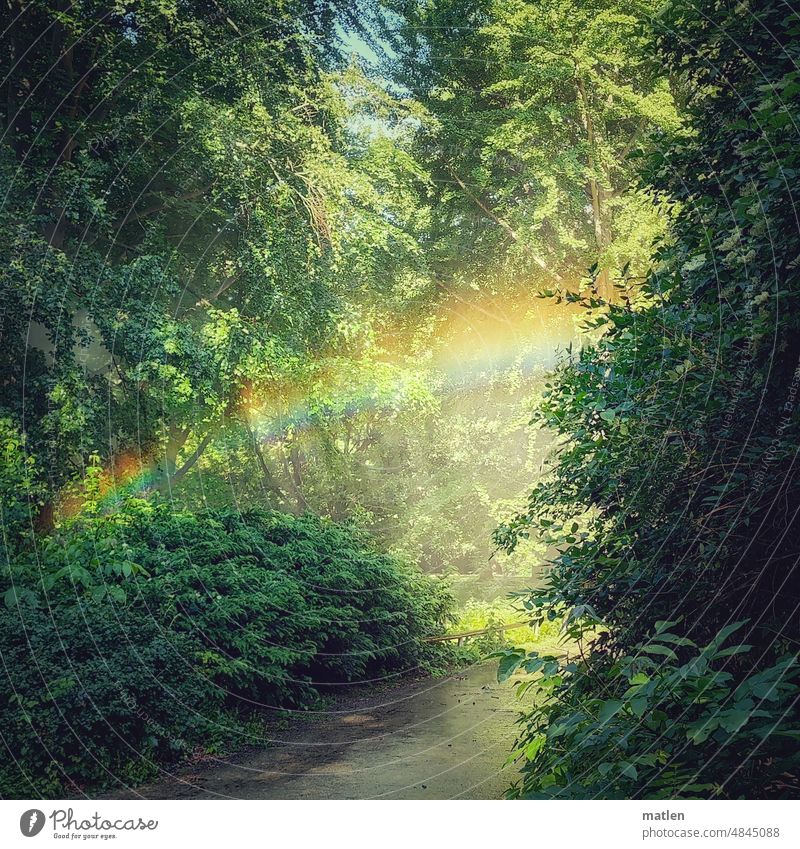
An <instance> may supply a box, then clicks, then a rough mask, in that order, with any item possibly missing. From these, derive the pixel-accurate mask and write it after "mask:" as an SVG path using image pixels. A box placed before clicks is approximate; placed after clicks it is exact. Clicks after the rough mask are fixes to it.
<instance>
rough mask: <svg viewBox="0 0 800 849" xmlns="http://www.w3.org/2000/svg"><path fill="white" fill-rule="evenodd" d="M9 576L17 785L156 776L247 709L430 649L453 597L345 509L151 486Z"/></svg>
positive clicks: (6, 728)
mask: <svg viewBox="0 0 800 849" xmlns="http://www.w3.org/2000/svg"><path fill="white" fill-rule="evenodd" d="M4 578H5V583H6V586H5V587H2V588H1V589H2V590H3V592H4V597H5V602H6V607H5V609H4V610H3V611H2V614H0V636H1V637H2V645H3V648H2V658H3V662H4V673H5V674H4V676H3V679H4V685H5V686H4V688H3V689H4V691H5V692H6V693H7V694H8V697H7V698H6V697H5V695H4V696H3V697H2V698H0V727H1V728H2V734H3V742H4V744H5V746H6V748H7V750H8V754H9V758H8V759H7V762H6V764H5V766H4V768H3V769H2V772H0V792H2V793H3V794H4V795H28V796H30V795H37V794H39V793H57V792H58V790H59V789H62V788H63V789H68V788H69V787H71V786H72V787H74V786H75V785H78V786H90V787H91V786H99V785H102V784H105V783H108V782H109V781H110V780H111V779H112V777H113V776H115V775H117V776H119V775H122V776H123V777H124V776H132V777H133V778H136V777H139V778H141V777H142V775H144V774H145V773H146V772H147V771H148V762H149V761H163V760H165V759H169V758H174V757H177V756H179V755H180V754H181V753H183V752H184V751H185V750H186V749H187V747H190V746H196V745H203V746H206V745H208V743H209V741H213V740H214V739H216V738H217V737H219V735H220V734H222V733H223V732H222V730H221V727H220V725H219V723H221V726H225V727H227V728H228V729H229V730H235V729H236V726H237V722H238V721H239V720H240V719H242V718H243V717H245V716H246V712H247V711H249V710H253V709H256V708H258V707H261V706H267V707H270V708H272V707H282V708H287V707H292V706H295V707H301V708H304V707H308V706H309V705H310V704H311V703H312V702H313V700H314V699H315V698H316V696H317V694H318V692H319V687H321V686H324V685H326V684H331V683H340V682H346V681H356V680H364V679H369V678H372V677H378V676H386V675H398V674H402V673H403V672H406V671H411V670H414V669H417V668H419V667H420V666H421V665H422V666H424V665H427V664H429V663H431V662H433V661H434V660H435V654H434V652H435V649H434V648H433V647H428V646H426V645H425V644H424V643H422V642H421V637H424V636H425V635H429V634H433V633H438V632H440V631H441V630H442V628H443V627H444V624H445V621H446V620H447V618H448V615H449V613H448V611H449V605H450V597H449V594H448V592H447V590H446V588H445V586H444V585H443V584H441V583H440V582H437V581H435V580H434V579H430V578H425V577H423V576H421V575H420V574H419V573H417V572H415V571H414V570H413V569H411V568H410V567H407V566H405V565H404V564H402V563H400V562H398V561H397V560H396V559H393V558H391V557H388V556H386V555H384V554H381V553H379V552H378V551H377V550H375V548H374V547H373V545H372V544H371V542H370V540H369V539H368V538H366V537H365V536H363V535H361V534H359V533H358V532H356V531H354V530H352V529H349V528H345V527H343V526H340V525H336V524H334V523H332V522H328V521H324V520H321V519H316V518H312V517H303V518H295V517H289V516H284V515H277V514H271V513H260V512H254V513H250V514H246V515H240V514H236V513H232V512H231V513H225V512H214V513H203V514H188V513H173V512H171V511H170V509H169V508H168V507H167V506H165V505H162V506H153V505H150V504H148V503H146V502H142V501H130V502H129V503H128V504H127V505H125V506H124V507H123V508H122V509H120V510H118V511H116V512H114V513H113V514H109V515H104V514H102V512H99V511H98V512H96V513H95V515H93V516H89V517H86V516H85V515H84V516H83V517H82V518H79V519H77V520H73V521H71V522H68V523H66V524H65V525H63V526H62V527H61V528H59V529H58V530H56V531H55V532H54V534H52V535H51V536H50V537H48V538H45V539H40V540H38V544H37V548H36V550H35V552H33V551H28V552H22V553H20V555H19V556H18V557H17V558H16V560H15V562H14V564H13V566H12V567H11V568H10V569H6V570H5V575H4ZM215 729H217V730H215Z"/></svg>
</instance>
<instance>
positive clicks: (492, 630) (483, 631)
mask: <svg viewBox="0 0 800 849" xmlns="http://www.w3.org/2000/svg"><path fill="white" fill-rule="evenodd" d="M528 625H530V622H528V621H526V622H512V623H511V624H509V625H492V626H491V627H490V628H481V629H480V630H478V631H463V632H462V633H460V634H442V635H441V636H439V637H425V639H424V640H423V642H425V643H443V642H446V641H447V640H458V645H461V644H462V643H463V642H464V640H466V639H468V638H469V637H482V636H483V635H484V634H496V633H498V632H500V631H510V630H511V629H512V628H525V627H526V626H528Z"/></svg>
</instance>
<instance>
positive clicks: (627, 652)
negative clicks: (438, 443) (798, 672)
mask: <svg viewBox="0 0 800 849" xmlns="http://www.w3.org/2000/svg"><path fill="white" fill-rule="evenodd" d="M740 5H741V8H738V7H739V6H740ZM798 31H800V19H798V17H797V15H796V14H795V13H793V12H791V11H790V10H788V9H787V8H786V7H785V6H784V5H783V4H780V3H777V2H775V3H773V2H767V3H760V4H757V5H756V4H753V6H752V7H751V5H750V4H747V3H743V4H727V3H710V2H709V3H701V4H696V3H684V2H683V0H676V1H675V2H673V3H671V4H669V5H668V6H667V7H666V8H665V10H664V11H663V13H662V15H661V17H660V18H659V19H658V20H657V25H656V34H655V47H656V49H657V50H658V54H659V55H660V56H661V57H663V60H664V63H665V66H666V68H667V70H668V71H669V72H670V73H671V74H673V75H674V77H675V79H676V80H677V82H678V83H679V84H680V86H681V87H682V88H683V89H684V90H685V91H686V92H687V95H686V98H687V102H688V107H689V110H690V118H691V120H690V123H691V124H692V127H693V132H692V133H687V134H683V135H679V136H677V137H676V138H674V139H673V140H672V141H669V142H667V143H665V146H664V148H663V149H662V150H661V151H659V153H658V154H657V155H656V156H655V157H653V158H652V159H651V160H649V165H648V168H649V170H648V172H647V179H648V180H649V181H650V183H651V184H652V185H654V186H655V187H656V188H657V189H658V190H659V191H660V192H662V193H664V195H665V196H668V197H670V198H671V199H672V201H673V202H674V203H677V205H678V207H679V209H678V213H677V216H676V219H675V224H674V227H673V231H672V233H671V237H670V240H669V241H667V242H666V243H662V245H661V246H660V247H659V249H658V251H657V254H656V265H655V267H654V270H653V272H652V273H651V274H650V276H649V277H648V278H647V280H646V281H645V283H644V285H643V286H640V285H638V284H636V283H635V282H634V281H631V280H628V279H624V278H623V279H622V280H621V281H620V283H619V285H618V298H617V303H615V304H608V303H604V302H602V301H601V300H600V299H597V298H583V299H580V298H577V297H574V298H573V299H574V300H580V301H581V302H582V304H583V306H584V307H585V308H586V310H587V312H586V321H587V324H588V325H590V326H591V327H592V328H595V329H598V330H601V331H602V336H601V337H600V338H599V341H598V342H597V343H596V344H595V345H593V346H588V347H586V348H585V349H584V350H582V351H581V352H580V353H579V354H577V355H575V356H573V357H572V358H571V359H570V361H568V362H565V363H564V365H563V366H562V367H561V369H560V370H559V371H558V372H557V374H556V375H555V377H554V379H553V380H552V381H551V384H550V386H549V387H548V391H547V392H546V393H545V398H544V402H543V404H542V406H541V410H540V412H539V416H538V420H539V421H540V422H542V423H543V424H545V425H546V426H548V427H551V428H553V429H554V430H555V431H556V433H557V434H558V445H559V447H558V450H557V452H556V453H555V456H554V458H553V462H552V463H551V464H550V466H549V468H548V470H547V474H546V475H545V477H544V478H543V479H542V480H541V481H540V482H539V483H538V484H537V486H536V487H535V489H534V490H533V492H532V494H531V497H530V503H529V509H527V510H526V511H524V512H522V513H521V514H519V515H518V516H517V517H515V518H514V519H513V520H512V521H511V522H509V523H507V524H505V525H504V526H502V527H501V528H500V529H499V530H498V532H497V534H496V541H497V542H498V543H499V545H500V546H502V547H504V548H506V549H507V550H513V548H514V547H515V545H517V543H518V542H519V541H520V540H522V539H525V538H526V537H527V536H528V535H531V534H532V535H533V536H534V537H538V536H539V535H542V536H543V537H544V538H545V539H546V540H547V541H548V542H549V543H550V544H552V545H553V546H554V548H555V549H556V550H557V551H558V552H559V554H558V556H557V557H556V558H555V562H554V564H553V568H552V570H551V571H550V573H549V577H548V582H547V586H546V587H545V588H544V589H543V590H542V591H541V592H539V593H534V594H533V595H532V596H531V597H530V599H529V604H528V606H529V609H530V610H531V611H532V614H533V615H535V616H537V617H541V616H542V615H544V613H545V612H546V611H547V610H548V609H549V610H550V611H551V613H552V612H553V611H554V610H555V611H561V612H566V613H568V621H569V628H570V629H571V631H572V633H573V636H575V637H577V638H581V637H585V638H586V639H587V640H588V642H589V644H588V645H587V646H586V649H587V651H588V655H587V661H586V669H585V670H581V672H582V673H583V674H581V675H580V676H576V674H575V673H570V674H569V676H568V679H565V681H564V682H563V683H564V684H565V686H564V687H563V688H562V687H561V682H557V683H553V682H554V681H555V679H554V678H553V676H556V678H559V677H560V676H561V673H560V672H555V671H552V672H551V671H548V673H547V676H548V678H549V680H550V681H551V683H552V686H553V687H554V688H557V689H558V694H559V700H560V705H561V706H553V704H548V706H545V707H543V708H542V709H536V708H534V712H533V714H532V715H531V723H532V724H531V728H532V729H535V731H534V732H531V733H532V734H533V735H534V736H530V735H528V736H526V737H525V740H524V744H525V745H526V746H532V745H533V744H534V743H536V747H537V760H536V761H535V762H534V764H535V765H534V766H532V767H531V768H530V769H529V770H528V771H527V773H526V777H525V780H524V783H523V787H522V788H521V790H520V792H521V793H522V794H523V795H535V794H537V793H539V792H543V791H544V790H546V789H547V788H548V786H553V787H558V788H559V789H558V792H559V793H562V794H569V793H570V792H572V790H571V788H572V789H574V790H575V792H576V793H578V794H580V793H583V792H584V789H582V788H583V787H584V784H585V787H586V788H589V789H588V790H587V791H586V792H589V793H601V795H602V793H603V792H605V791H602V790H598V789H597V788H599V787H603V786H605V787H607V788H608V789H609V791H610V792H614V793H617V792H619V793H624V792H628V791H630V790H631V785H630V784H629V783H628V784H626V783H625V781H626V779H627V778H632V779H633V778H635V777H636V776H637V775H638V776H639V778H640V779H641V776H642V774H644V775H645V776H646V778H647V781H646V783H645V784H643V785H641V789H640V790H637V791H636V792H639V793H641V794H642V795H648V794H650V793H653V794H657V795H686V794H692V793H695V794H696V793H704V792H709V793H712V792H713V793H720V794H723V795H733V796H737V795H747V794H748V793H759V792H767V788H766V781H769V780H771V778H772V777H774V774H773V772H772V765H771V762H772V760H774V762H776V763H777V762H778V761H779V760H780V757H781V752H780V749H781V745H782V742H781V738H780V737H776V738H774V739H772V738H769V734H770V728H772V727H773V726H774V727H775V728H778V727H781V728H784V729H788V730H792V731H794V730H796V725H797V697H798V695H799V694H800V688H798V683H797V680H796V676H795V674H794V671H793V669H794V667H793V664H792V663H790V660H784V659H782V658H783V656H784V655H791V654H792V653H793V652H796V647H797V643H798V638H800V632H799V631H798V627H797V624H798V620H797V604H798V598H800V595H799V594H798V581H797V575H796V570H794V568H793V566H794V564H795V563H796V559H797V546H798V538H799V534H800V528H799V527H798V523H797V516H798V504H800V481H799V480H798V475H797V465H796V463H795V462H794V456H795V454H796V451H797V446H798V444H800V416H798V410H799V408H798V405H797V392H798V382H799V380H800V379H799V378H798V372H797V368H798V356H799V355H800V345H798V339H800V337H799V336H798V333H797V330H798V315H800V310H799V309H798V307H799V306H800V305H799V304H798V297H800V286H798V270H797V263H796V261H795V258H796V257H797V255H798V253H800V241H799V239H800V236H799V235H798V229H797V222H796V219H795V215H794V211H793V210H794V208H795V206H796V203H797V197H796V181H793V180H792V179H791V175H794V174H795V172H796V170H797V168H798V166H799V165H800V163H798V156H800V153H799V152H800V145H799V144H798V137H797V121H798V118H800V85H798V76H797V69H796V60H797V58H798V41H797V38H796V35H797V32H798ZM675 32H679V33H680V34H681V37H680V38H675ZM787 175H789V176H788V178H787ZM678 618H680V619H682V621H683V623H684V624H683V625H682V634H681V635H680V637H676V638H675V639H674V640H673V642H674V646H676V647H677V648H674V647H668V646H665V645H664V644H663V640H662V642H658V641H656V643H649V644H647V645H645V641H646V640H647V639H648V635H650V634H651V633H652V631H653V629H654V625H653V623H654V622H658V621H662V620H663V621H666V620H674V619H678ZM741 620H747V621H748V622H749V625H748V629H747V633H746V637H745V640H746V643H747V644H748V645H750V646H752V647H753V649H752V652H750V651H749V650H748V652H749V653H747V656H746V657H744V658H728V659H726V660H725V661H724V662H720V658H725V650H724V649H723V650H722V652H721V653H719V654H717V653H716V648H719V642H720V641H721V640H722V639H723V635H725V634H726V633H728V631H729V629H730V627H731V622H733V621H741ZM598 622H601V623H603V624H604V625H606V626H608V631H607V632H606V633H604V634H603V636H601V637H600V638H599V639H595V638H594V637H592V636H591V629H593V628H594V627H595V626H596V624H597V623H598ZM689 641H693V642H694V643H696V644H697V645H700V646H703V645H705V646H706V648H705V649H703V651H704V652H706V654H705V655H702V653H701V655H702V658H703V659H702V660H701V661H697V665H696V666H692V665H691V664H692V663H694V662H695V661H692V657H691V656H690V654H685V652H687V651H688V649H687V647H688V648H691V647H692V645H693V643H692V642H689ZM715 641H716V642H715ZM709 646H715V648H713V649H709V648H708V647H709ZM673 650H674V652H675V654H677V656H678V657H677V660H679V661H681V662H680V663H678V662H676V657H675V654H673ZM742 651H744V650H742ZM637 652H643V653H644V654H648V653H649V654H652V655H656V657H655V658H654V659H655V660H656V661H659V671H658V672H657V674H655V675H654V673H655V672H656V670H655V669H654V668H653V664H652V663H651V662H650V661H646V660H641V659H640V660H634V658H636V656H637ZM686 663H689V666H688V667H687V666H686V665H685V664H686ZM704 665H705V666H707V667H708V668H709V669H710V670H711V672H710V673H708V674H710V675H711V676H712V677H711V679H710V680H709V681H708V682H707V683H708V690H707V694H706V695H702V696H700V695H699V693H700V692H703V693H706V691H705V690H704V689H703V688H704V687H705V683H704V679H703V676H705V675H706V674H707V672H706V671H702V672H701V671H699V669H700V667H701V666H704ZM687 669H689V670H694V671H692V672H691V674H689V672H687ZM639 674H647V675H648V676H649V677H650V678H651V679H652V681H653V682H654V683H653V684H652V687H651V686H650V685H648V687H647V688H645V689H642V690H639V689H636V688H637V687H639V684H637V683H635V682H634V681H633V679H634V678H635V676H636V675H639ZM698 675H699V676H700V679H701V680H700V682H699V683H698V680H697V676H698ZM760 676H765V678H764V679H762V678H761V677H760ZM766 679H769V680H773V679H774V680H775V681H776V682H777V683H776V684H775V688H774V689H773V690H770V691H769V695H765V693H763V692H761V689H762V688H761V684H760V683H759V682H761V681H762V680H766ZM637 680H638V679H637ZM631 687H633V688H634V689H633V690H631V689H629V688H631ZM698 687H700V690H698V689H697V688H698ZM751 687H752V688H757V689H753V690H752V692H751V690H750V689H748V688H751ZM670 688H674V690H675V692H674V693H673V692H672V691H671V690H670ZM740 688H741V689H740ZM640 692H641V696H640V695H639V694H640ZM757 693H758V695H757ZM754 695H757V697H756V698H753V696H754ZM773 695H774V698H772V696H773ZM645 696H646V697H647V700H646V701H638V699H640V698H642V699H644V698H645ZM695 698H697V699H698V701H694V700H695ZM706 698H708V699H710V700H712V701H711V703H712V706H714V705H715V706H716V707H714V709H713V711H712V713H711V714H707V713H706V707H705V706H704V703H705V700H706ZM626 700H627V701H626ZM601 703H602V704H605V705H613V707H614V709H613V711H612V709H611V708H608V710H609V711H611V713H609V714H608V715H606V716H605V719H606V720H607V722H606V723H602V722H601V721H600V719H599V718H598V710H599V709H600V706H601ZM634 705H635V706H634ZM617 707H618V708H619V709H618V710H617ZM612 714H613V716H612ZM662 714H663V716H662ZM740 719H741V720H742V722H741V727H740V724H739V720H740ZM597 722H600V724H601V725H603V728H604V729H605V731H604V732H603V733H602V734H600V736H599V737H598V738H597V740H596V741H594V740H593V739H591V729H592V728H594V729H595V730H597V728H599V726H597V725H596V724H595V725H593V723H597ZM698 723H700V724H699V725H698ZM703 723H706V724H703ZM618 725H619V726H620V727H619V728H618V727H617V726H618ZM623 725H624V728H623V727H622V726H623ZM614 729H616V730H614ZM625 729H627V731H626V730H625ZM706 731H708V734H706ZM612 732H613V733H612ZM712 732H713V733H712ZM573 733H574V734H579V735H581V736H579V737H575V736H573ZM639 733H641V734H642V735H643V739H644V740H647V738H648V736H649V737H653V735H655V737H653V740H654V743H653V745H654V747H655V748H654V750H652V751H650V750H647V749H645V748H643V745H644V744H642V745H640V743H639V742H637V741H636V740H633V739H631V740H629V741H628V747H629V748H630V749H631V751H632V752H633V753H635V755H636V757H635V758H634V759H632V760H631V759H630V758H628V759H626V758H625V757H624V756H623V755H624V752H623V751H622V750H620V751H619V752H618V753H617V756H615V757H611V756H610V752H611V750H610V749H608V750H606V749H605V748H603V747H607V746H611V747H616V746H619V745H621V741H622V740H626V739H627V738H626V737H625V734H629V736H631V735H633V736H635V734H639ZM538 734H545V738H544V742H543V743H539V742H536V741H538V740H540V739H542V738H540V737H537V736H535V735H538ZM564 735H566V737H565V736H564ZM609 735H610V736H609ZM765 738H769V739H765ZM562 740H563V742H564V743H565V744H567V745H568V746H573V747H575V746H579V747H580V748H582V749H584V750H585V751H586V752H587V753H592V752H595V750H594V749H593V747H594V746H595V745H597V746H599V747H600V749H599V750H597V751H596V752H595V754H596V757H594V756H592V757H590V758H587V760H586V762H585V766H584V768H585V770H586V775H587V779H586V781H585V782H584V780H583V778H581V777H580V774H579V773H578V772H576V771H575V769H574V768H573V766H572V765H571V764H572V761H571V760H570V758H572V754H571V753H570V754H569V755H568V757H567V760H566V762H565V763H566V771H565V772H562V771H561V766H562V761H563V759H564V757H565V750H564V749H563V748H562ZM665 740H666V741H669V740H671V741H673V742H674V745H675V746H678V745H685V746H688V749H687V754H686V755H685V757H684V756H683V755H680V754H678V753H677V752H676V750H674V749H670V748H669V746H667V745H666V744H665ZM656 741H657V742H656ZM709 741H713V742H709ZM712 745H717V746H718V747H721V748H720V752H719V755H718V756H716V757H714V758H710V757H709V758H708V761H707V762H706V761H704V760H703V757H704V754H703V753H704V752H706V753H707V750H706V749H705V748H704V747H705V746H712ZM580 748H579V749H578V750H580ZM662 749H663V751H665V752H666V757H665V758H661V755H660V754H659V752H661V751H662ZM642 755H644V756H645V757H646V758H647V759H646V760H644V761H642V760H637V758H639V757H640V756H642ZM599 758H602V760H599ZM676 758H677V760H676ZM601 763H602V764H604V767H603V769H604V770H606V773H605V776H606V779H607V781H606V784H605V785H604V784H603V782H602V781H600V779H601V778H602V777H603V776H600V775H599V773H598V770H599V768H600V764H601ZM739 763H742V764H747V766H746V768H745V769H744V770H742V771H740V772H737V771H736V769H735V765H736V764H739ZM793 768H794V767H793ZM698 770H699V771H700V773H702V774H701V775H700V777H699V778H697V779H695V778H694V777H691V776H693V775H694V774H695V773H696V772H697V771H698ZM759 771H762V772H763V773H764V775H765V776H766V781H765V782H764V783H762V784H760V785H759V783H758V782H759V780H760V779H759V778H758V777H757V774H758V772H759ZM567 774H569V778H566V776H567ZM573 782H574V783H573ZM697 784H699V785H702V787H699V788H698V787H695V785H697Z"/></svg>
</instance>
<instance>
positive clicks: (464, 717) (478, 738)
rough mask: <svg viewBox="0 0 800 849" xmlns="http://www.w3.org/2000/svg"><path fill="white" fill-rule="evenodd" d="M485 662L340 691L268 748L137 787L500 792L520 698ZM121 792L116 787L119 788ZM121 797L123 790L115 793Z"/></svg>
mask: <svg viewBox="0 0 800 849" xmlns="http://www.w3.org/2000/svg"><path fill="white" fill-rule="evenodd" d="M495 669H496V665H495V664H494V663H484V664H481V665H479V666H475V667H473V668H472V669H469V670H465V671H464V672H462V673H459V674H458V675H454V676H451V677H448V678H428V679H425V680H421V681H416V682H413V683H410V684H403V685H400V686H399V687H396V688H393V689H388V690H385V691H384V692H382V693H379V694H372V695H370V696H368V697H364V698H351V699H350V700H348V701H343V702H341V703H339V704H337V705H335V706H334V707H333V709H332V710H331V711H327V712H325V713H324V714H322V715H317V716H315V717H314V718H312V719H311V720H309V721H304V722H297V723H290V726H289V729H288V730H286V731H284V732H282V733H280V734H276V736H278V737H280V738H281V739H280V740H275V742H274V745H273V746H271V747H270V748H267V749H262V750H259V751H255V752H254V751H251V752H247V753H244V754H240V755H238V756H235V757H232V758H230V759H227V760H215V761H211V762H208V761H207V762H206V763H204V765H203V766H202V767H195V768H194V769H192V771H191V772H186V773H183V774H181V775H177V776H174V777H171V778H170V779H169V780H165V781H163V782H160V783H157V784H152V785H148V786H146V787H141V788H139V789H138V790H137V791H134V792H131V793H129V794H126V795H127V797H128V798H131V797H144V798H148V799H213V798H217V799H218V798H234V799H373V798H388V799H452V798H461V799H499V798H500V797H501V796H502V794H503V791H504V790H505V789H506V788H507V787H508V786H509V784H510V783H511V782H512V781H513V780H514V779H515V778H516V770H515V769H514V768H513V767H509V768H506V769H505V770H504V769H503V764H504V762H505V760H506V757H507V756H508V753H509V751H510V749H511V746H512V744H513V742H514V737H515V730H516V729H515V725H514V722H515V719H516V718H517V715H518V708H519V703H518V702H516V700H515V698H514V688H513V686H510V685H509V684H503V685H499V684H498V683H497V681H496V679H495ZM115 795H117V794H115ZM117 798H119V797H118V796H117Z"/></svg>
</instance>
